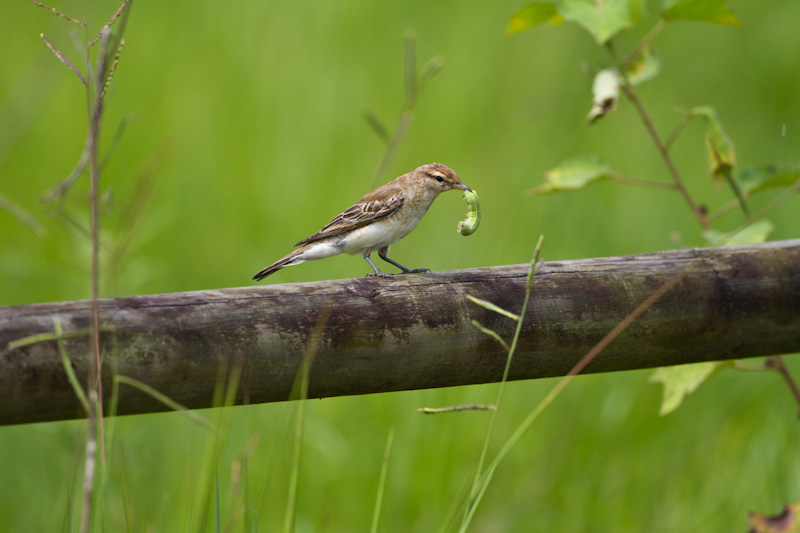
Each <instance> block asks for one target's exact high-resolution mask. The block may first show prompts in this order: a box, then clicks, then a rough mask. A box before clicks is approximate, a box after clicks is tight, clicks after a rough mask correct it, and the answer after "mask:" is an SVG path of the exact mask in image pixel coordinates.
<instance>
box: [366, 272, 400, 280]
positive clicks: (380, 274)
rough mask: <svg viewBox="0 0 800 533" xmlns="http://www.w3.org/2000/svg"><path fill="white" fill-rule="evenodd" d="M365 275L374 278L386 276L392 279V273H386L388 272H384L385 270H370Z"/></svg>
mask: <svg viewBox="0 0 800 533" xmlns="http://www.w3.org/2000/svg"><path fill="white" fill-rule="evenodd" d="M367 277H368V278H372V277H375V278H388V279H394V274H388V273H386V272H380V273H376V272H370V273H369V274H367Z"/></svg>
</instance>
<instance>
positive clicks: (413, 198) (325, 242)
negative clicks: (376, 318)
mask: <svg viewBox="0 0 800 533" xmlns="http://www.w3.org/2000/svg"><path fill="white" fill-rule="evenodd" d="M450 189H461V190H464V191H469V190H471V189H470V188H469V187H467V186H466V185H464V184H463V183H461V180H460V179H459V178H458V175H457V174H456V173H455V172H454V171H453V170H452V169H450V168H448V167H446V166H444V165H441V164H439V163H431V164H429V165H424V166H421V167H419V168H417V169H415V170H414V171H412V172H409V173H408V174H403V175H402V176H400V177H399V178H395V179H394V180H392V181H390V182H389V183H387V184H386V185H383V186H381V187H378V188H377V189H375V190H374V191H372V192H370V193H368V194H367V195H366V196H364V197H363V198H362V199H361V200H359V201H358V203H356V204H355V205H353V206H351V207H350V208H348V209H346V210H345V211H344V212H342V213H341V214H339V216H337V217H336V218H334V219H333V220H331V221H330V222H328V224H327V225H325V227H324V228H322V229H321V230H319V231H318V232H317V233H315V234H314V235H311V236H310V237H307V238H305V239H303V240H302V241H300V242H298V243H297V244H295V246H300V248H298V249H297V250H295V251H293V252H292V253H290V254H289V255H287V256H285V257H283V258H281V259H279V260H278V261H275V262H274V263H272V264H271V265H269V266H268V267H266V268H265V269H263V270H261V271H260V272H259V273H258V274H256V275H255V276H253V279H255V280H262V279H264V278H265V277H267V276H269V275H270V274H272V273H273V272H276V271H278V270H280V269H281V268H283V267H287V266H293V265H299V264H300V263H305V262H306V261H314V260H317V259H323V258H325V257H330V256H333V255H338V254H340V253H348V254H355V253H361V255H362V256H363V257H364V259H365V260H366V261H367V263H369V265H370V266H371V267H372V270H373V271H374V272H373V273H370V274H368V275H370V276H380V277H393V274H386V273H383V272H381V271H380V270H378V267H376V266H375V264H374V263H373V262H372V259H370V254H371V253H372V252H373V251H376V250H377V252H378V255H379V256H380V258H381V259H383V260H384V261H387V262H389V263H391V264H393V265H394V266H396V267H397V268H399V269H400V270H402V273H403V274H408V273H416V272H425V271H427V270H428V269H425V268H423V269H416V270H409V269H408V268H406V267H404V266H403V265H401V264H399V263H396V262H395V261H393V260H391V259H389V258H388V257H387V253H388V252H389V245H391V244H392V243H395V242H397V241H399V240H400V239H402V238H403V237H405V236H406V235H408V234H409V233H411V231H412V230H413V229H414V228H416V227H417V224H419V221H420V220H422V217H423V216H425V213H427V212H428V209H429V208H430V206H431V204H432V203H433V201H434V200H435V199H436V197H437V196H438V195H439V194H440V193H442V192H444V191H449V190H450Z"/></svg>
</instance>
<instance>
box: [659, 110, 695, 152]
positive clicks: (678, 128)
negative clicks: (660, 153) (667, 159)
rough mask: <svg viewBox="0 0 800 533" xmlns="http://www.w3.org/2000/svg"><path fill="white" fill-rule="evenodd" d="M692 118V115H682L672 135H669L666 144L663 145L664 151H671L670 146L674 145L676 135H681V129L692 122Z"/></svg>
mask: <svg viewBox="0 0 800 533" xmlns="http://www.w3.org/2000/svg"><path fill="white" fill-rule="evenodd" d="M692 116H693V115H690V114H688V113H684V114H683V116H682V117H681V121H680V122H678V124H677V125H676V126H675V128H674V129H673V130H672V133H670V134H669V137H668V138H667V142H666V143H664V149H665V150H667V151H669V150H670V149H672V145H673V144H674V143H675V140H676V139H677V138H678V135H680V134H681V132H682V131H683V128H685V127H686V125H687V124H688V123H689V121H690V120H692Z"/></svg>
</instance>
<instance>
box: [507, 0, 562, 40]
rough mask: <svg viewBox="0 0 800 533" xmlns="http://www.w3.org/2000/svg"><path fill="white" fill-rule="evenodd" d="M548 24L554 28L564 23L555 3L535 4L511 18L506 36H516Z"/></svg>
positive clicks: (524, 8)
mask: <svg viewBox="0 0 800 533" xmlns="http://www.w3.org/2000/svg"><path fill="white" fill-rule="evenodd" d="M547 22H549V23H550V24H551V25H553V26H555V25H557V24H561V23H562V22H564V18H563V17H562V16H561V15H560V14H559V13H558V11H557V10H556V4H555V2H534V3H533V4H528V5H527V6H525V7H523V8H522V9H520V10H519V11H517V12H516V13H514V14H513V15H512V16H511V20H509V21H508V27H507V28H506V35H514V34H515V33H520V32H523V31H526V30H529V29H531V28H533V27H534V26H538V25H540V24H544V23H547Z"/></svg>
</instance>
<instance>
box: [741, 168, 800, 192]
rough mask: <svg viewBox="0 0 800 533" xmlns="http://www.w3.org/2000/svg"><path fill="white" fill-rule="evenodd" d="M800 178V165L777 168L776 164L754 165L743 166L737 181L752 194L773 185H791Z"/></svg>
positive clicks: (745, 190)
mask: <svg viewBox="0 0 800 533" xmlns="http://www.w3.org/2000/svg"><path fill="white" fill-rule="evenodd" d="M798 180H800V167H798V166H796V167H793V168H792V167H790V168H781V169H779V168H777V167H776V166H775V165H752V166H748V167H744V168H742V170H741V172H739V176H738V177H737V178H736V181H737V182H739V186H740V187H741V188H742V192H744V194H745V195H747V196H750V195H752V194H755V193H757V192H759V191H763V190H764V189H769V188H772V187H791V186H792V185H794V184H796V183H797V182H798Z"/></svg>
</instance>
